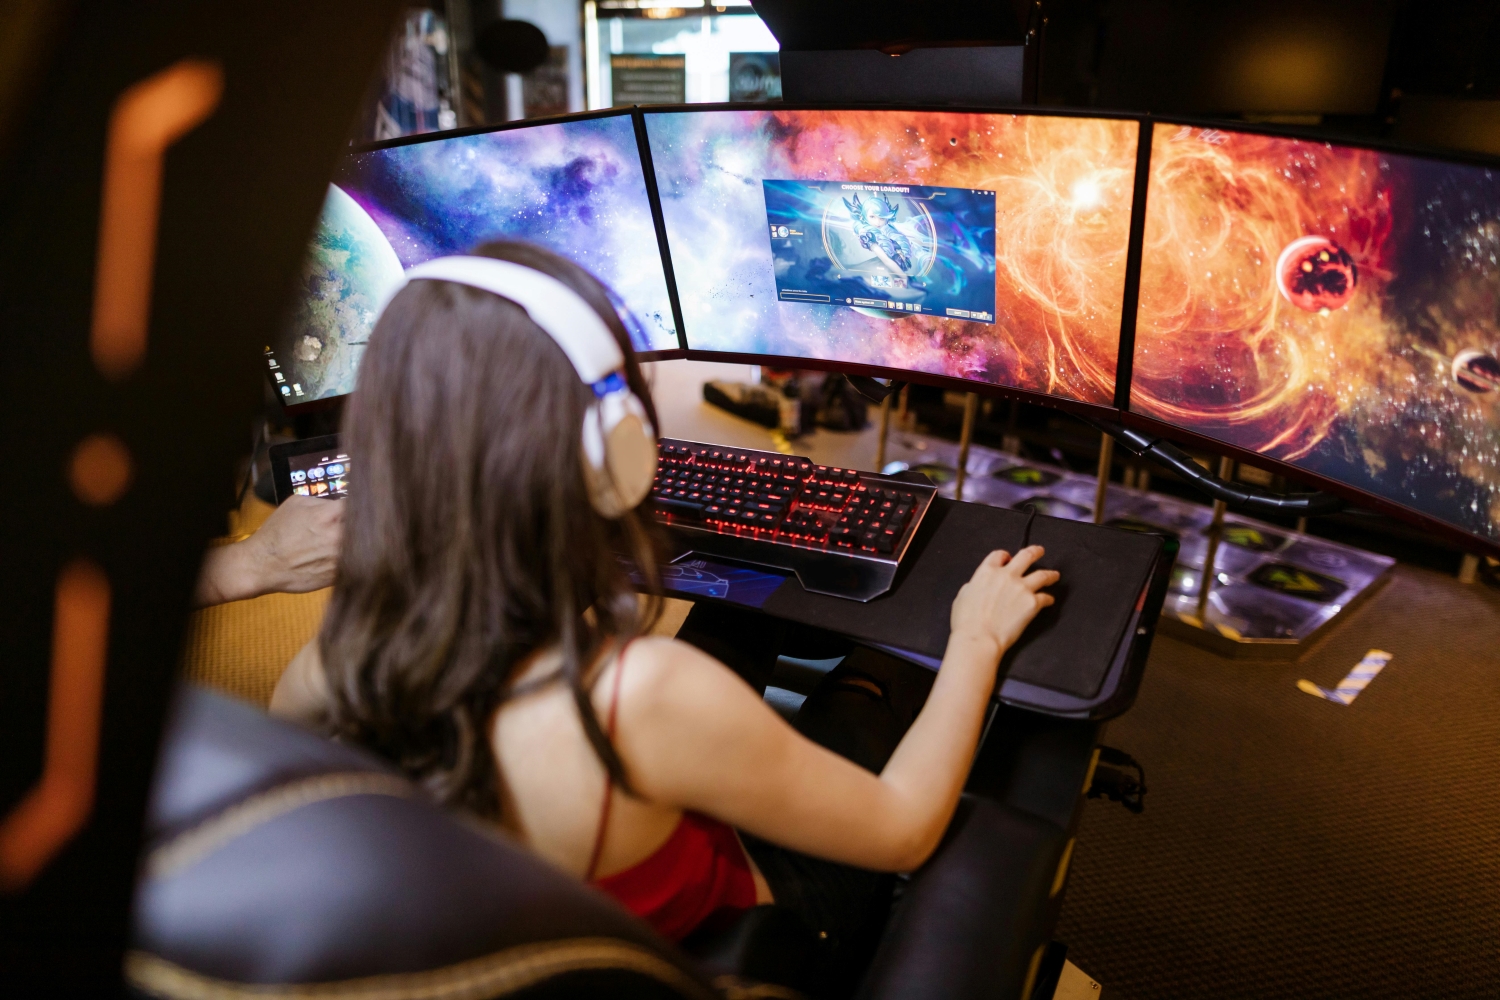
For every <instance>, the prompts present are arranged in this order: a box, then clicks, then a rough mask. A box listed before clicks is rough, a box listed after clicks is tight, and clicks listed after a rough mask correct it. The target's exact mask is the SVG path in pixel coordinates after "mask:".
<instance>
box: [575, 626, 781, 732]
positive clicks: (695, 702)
mask: <svg viewBox="0 0 1500 1000" xmlns="http://www.w3.org/2000/svg"><path fill="white" fill-rule="evenodd" d="M611 669H616V668H615V667H614V666H613V665H612V666H611ZM600 679H601V681H602V682H604V683H601V684H600V686H599V690H602V689H603V688H604V687H605V686H606V685H607V684H612V683H613V678H611V677H609V676H607V675H606V676H604V677H601V678H600ZM741 692H743V693H744V694H745V695H747V696H750V697H752V698H753V697H754V692H753V691H751V689H750V687H749V685H747V684H745V683H744V681H742V680H740V679H739V677H738V676H736V675H735V673H734V672H733V671H732V670H730V669H729V668H728V667H726V666H725V665H724V664H722V663H720V662H719V661H718V660H716V659H714V658H713V657H712V656H709V655H708V654H707V653H705V652H703V651H702V650H701V649H698V648H697V647H696V646H691V645H689V644H687V643H685V642H681V641H679V640H677V639H671V638H667V637H665V636H642V637H640V638H639V639H636V640H634V641H633V642H631V644H630V647H629V649H628V650H626V653H625V673H624V675H623V676H622V677H621V678H620V701H621V706H622V708H624V707H626V706H628V707H629V708H630V709H632V710H633V713H643V712H645V713H656V712H667V713H672V714H675V713H677V712H681V711H694V710H701V709H702V706H703V704H704V701H703V699H705V698H712V699H713V700H715V701H717V700H719V699H721V698H723V697H725V696H726V695H730V696H732V695H736V694H739V693H741ZM757 700H758V699H757ZM695 706H696V709H695Z"/></svg>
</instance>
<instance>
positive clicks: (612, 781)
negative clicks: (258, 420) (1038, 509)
mask: <svg viewBox="0 0 1500 1000" xmlns="http://www.w3.org/2000/svg"><path fill="white" fill-rule="evenodd" d="M477 254H479V255H482V256H484V257H487V258H493V259H499V260H507V261H511V262H515V263H520V264H524V265H526V266H528V267H530V268H532V269H534V270H535V271H539V272H542V273H544V274H545V275H549V276H551V277H552V278H554V279H555V280H556V281H559V282H561V283H562V284H563V285H564V286H566V288H567V289H568V290H570V291H567V292H565V293H560V294H559V297H567V298H570V299H571V298H572V297H573V296H577V297H581V299H582V300H583V302H584V303H585V304H586V306H587V308H588V309H590V310H592V313H593V314H594V315H595V316H597V317H598V318H599V319H601V320H602V321H603V322H604V324H605V325H606V327H607V329H608V332H609V335H610V336H612V337H613V339H614V341H615V342H616V344H617V345H618V349H619V352H620V353H621V354H623V357H624V364H623V369H624V379H625V382H626V383H627V384H628V386H629V387H630V389H631V390H632V391H633V394H634V396H635V397H636V398H637V399H638V400H639V401H640V409H641V411H642V413H643V415H644V417H645V418H646V419H650V420H651V421H652V422H654V416H653V414H652V413H651V409H650V401H649V400H650V397H649V394H648V392H647V389H646V386H645V384H644V383H643V381H642V379H641V375H640V371H639V368H638V367H637V365H636V363H635V360H634V358H633V356H632V354H631V351H630V345H629V340H628V337H627V335H626V332H625V329H624V327H623V325H622V324H621V322H620V320H619V318H618V316H617V315H616V314H615V312H614V310H613V309H612V308H611V306H610V304H609V299H608V296H607V295H606V294H605V292H604V290H603V288H602V287H601V286H600V285H599V284H598V282H596V281H595V280H594V279H593V278H591V277H590V276H589V275H587V274H586V273H585V272H584V271H582V270H581V269H580V268H578V267H576V266H574V265H572V264H570V263H568V262H566V261H563V260H561V259H560V258H557V257H555V256H553V255H551V254H548V253H546V252H544V251H541V250H538V249H536V248H532V247H527V246H523V245H519V244H490V245H488V246H486V247H482V248H481V249H480V250H479V251H477ZM480 270H483V267H480ZM555 335H556V331H553V333H552V334H550V335H549V333H548V332H546V331H544V329H542V328H541V327H540V326H539V325H538V323H537V322H535V321H534V320H533V318H532V317H531V316H529V315H528V313H527V311H525V310H523V309H522V308H520V307H519V306H518V305H516V304H514V302H512V301H508V300H507V299H505V298H502V297H501V296H500V295H497V294H493V293H492V292H490V291H484V290H481V289H480V288H476V287H470V286H468V285H465V284H460V283H455V282H452V281H441V280H422V281H413V282H411V283H410V284H408V285H407V286H406V287H405V288H404V289H403V290H402V291H400V293H399V294H397V295H396V297H395V298H394V300H393V301H392V302H391V303H390V305H389V307H388V308H387V309H386V310H385V312H384V314H383V315H382V316H381V318H380V320H379V322H378V323H377V325H376V328H375V330H374V333H373V334H372V336H371V338H370V341H369V346H368V347H367V349H366V353H365V356H364V360H363V362H362V367H361V371H360V375H359V384H358V388H357V389H356V391H355V393H354V396H353V398H352V399H351V400H350V403H349V408H348V412H347V414H346V418H345V433H346V443H347V446H348V448H349V451H350V453H351V454H353V455H356V456H357V457H358V465H359V470H360V476H359V483H358V484H357V487H356V488H355V489H354V490H353V491H352V496H351V498H350V499H349V500H348V501H346V503H347V504H348V510H347V513H346V515H345V527H344V532H345V539H346V544H345V546H344V548H343V553H342V557H341V563H340V566H339V572H338V579H337V582H336V584H335V588H334V594H333V598H332V600H331V603H330V605H329V609H328V613H327V617H326V619H325V621H324V625H323V629H322V632H321V634H320V635H319V637H318V638H317V640H315V642H314V643H312V644H309V647H308V649H306V650H304V651H303V653H301V654H299V656H298V658H297V660H296V661H294V664H293V667H292V668H291V669H289V670H288V673H287V676H286V677H285V678H283V681H282V684H281V685H280V686H279V687H278V690H277V697H276V700H275V702H274V703H273V708H274V709H275V710H277V711H280V712H283V713H286V714H293V715H296V714H308V712H309V711H310V710H317V711H321V712H322V713H323V715H324V718H325V721H326V724H327V726H328V727H329V728H330V730H331V731H332V732H333V733H334V734H336V735H338V736H339V737H341V738H344V739H348V740H352V741H356V742H359V743H363V744H365V745H366V746H368V747H370V748H372V749H374V750H376V751H377V752H379V753H381V754H383V755H385V756H386V757H388V758H390V759H391V760H392V761H394V762H395V763H396V764H397V765H399V766H400V767H401V768H402V769H403V770H404V771H406V772H407V773H408V774H410V775H411V776H412V777H413V778H415V779H416V780H418V781H420V782H422V783H423V784H425V785H426V786H427V787H428V788H429V789H430V790H431V791H432V792H433V793H434V795H435V796H436V797H437V798H439V799H440V800H441V801H443V802H445V803H448V804H451V805H453V806H456V807H460V808H464V809H467V810H470V811H472V812H474V813H477V814H479V815H481V816H485V817H489V818H491V819H493V820H494V821H496V822H498V823H499V824H500V825H501V826H502V827H504V828H505V829H506V830H508V831H509V832H510V833H512V834H513V835H514V836H516V837H517V838H518V839H520V840H521V841H523V842H524V843H525V844H527V845H528V846H529V847H530V848H531V849H532V850H534V851H535V852H537V853H538V854H540V855H541V856H543V857H545V858H547V859H548V860H550V861H551V862H553V863H554V864H556V865H557V866H559V867H561V868H564V869H566V870H568V871H570V872H573V873H574V874H576V875H578V876H580V877H582V878H585V879H588V880H591V881H594V882H595V883H596V884H598V885H599V886H600V887H601V888H603V889H604V890H605V891H607V892H610V893H611V894H613V895H615V896H616V897H617V898H619V899H620V900H621V901H622V902H624V903H625V904H626V905H627V906H628V907H630V908H631V909H632V910H634V911H635V912H637V913H638V914H640V915H641V916H643V917H644V918H646V919H647V920H649V921H650V922H651V923H653V924H654V925H655V926H656V927H657V928H658V929H659V930H660V931H662V932H663V933H664V934H666V935H667V936H669V937H672V938H677V939H680V938H682V937H684V936H685V935H687V934H688V933H690V932H691V931H693V930H694V929H695V928H698V927H701V926H704V925H705V922H707V921H709V920H710V918H711V917H713V916H714V915H715V914H716V913H720V912H722V911H724V910H729V911H734V910H742V909H745V908H747V907H749V906H752V905H755V904H757V903H768V902H772V901H777V902H780V903H783V904H785V905H789V906H792V907H793V908H794V909H796V910H798V911H799V912H801V913H802V914H803V915H804V917H805V918H806V919H807V921H808V923H809V924H810V925H811V928H812V929H813V930H814V931H818V932H820V933H821V934H822V936H823V937H824V938H825V939H828V940H829V941H830V943H831V944H841V943H846V942H847V941H848V940H849V939H851V938H852V937H853V936H854V935H855V934H856V931H857V930H858V928H859V927H860V926H861V924H862V921H863V920H864V918H865V917H866V916H867V915H868V914H869V913H870V912H871V909H872V906H873V907H875V908H877V909H878V907H879V906H880V904H881V903H882V894H884V902H885V903H888V901H889V890H890V885H891V882H890V880H889V878H885V879H882V878H881V877H880V876H879V875H877V874H873V873H887V872H901V871H909V870H911V869H914V868H917V867H918V866H920V865H921V864H922V863H923V862H924V861H925V860H926V859H927V857H928V856H929V855H930V854H931V853H932V851H933V849H934V848H935V847H936V846H937V844H938V841H939V839H940V838H941V837H942V835H943V832H944V829H945V828H946V826H947V825H948V822H949V820H950V818H951V817H952V815H953V811H954V808H955V806H956V804H957V802H958V798H959V794H960V791H961V789H962V787H963V783H964V778H965V775H966V773H967V771H968V766H969V762H970V760H971V759H972V757H973V754H974V751H975V747H976V745H977V742H978V739H979V734H980V728H981V723H982V720H983V716H984V712H985V707H986V705H987V703H988V700H989V696H990V692H991V690H992V689H993V687H994V684H995V674H996V668H997V665H998V663H999V661H1000V657H1001V655H1002V654H1003V653H1004V652H1005V650H1006V649H1007V648H1008V647H1009V646H1010V645H1011V644H1012V643H1013V642H1015V640H1016V638H1017V637H1018V636H1019V635H1020V633H1021V631H1022V629H1024V628H1025V627H1026V625H1027V623H1028V622H1030V621H1031V619H1032V617H1034V616H1035V615H1036V613H1037V612H1038V611H1039V610H1040V609H1041V608H1043V607H1046V606H1047V605H1049V604H1050V603H1051V602H1052V599H1051V597H1050V596H1048V595H1047V594H1045V593H1042V592H1041V591H1042V588H1043V587H1045V586H1048V585H1050V584H1051V583H1053V582H1055V581H1056V580H1057V574H1056V573H1054V572H1051V571H1030V568H1031V566H1032V564H1033V563H1034V562H1035V561H1036V559H1037V558H1038V557H1039V556H1040V555H1041V554H1042V553H1041V549H1040V548H1039V547H1032V548H1029V549H1025V550H1022V551H1021V552H1020V553H1017V554H1016V555H1015V556H1014V557H1011V556H1009V555H1007V554H1006V553H1004V552H994V553H991V554H990V555H989V556H988V557H987V558H986V559H985V560H984V562H983V564H982V565H981V566H980V567H979V569H978V570H976V571H975V573H974V577H973V579H972V580H971V581H970V582H969V583H968V584H967V585H966V586H965V587H964V588H963V589H962V590H961V591H960V593H959V595H958V597H957V599H956V600H955V601H954V604H953V610H952V633H951V636H950V638H949V641H948V647H947V652H946V654H945V656H944V658H943V664H942V669H941V670H940V671H939V672H938V674H937V675H936V678H935V680H930V675H928V674H926V673H925V672H922V671H919V673H920V674H921V676H922V677H924V678H929V680H926V681H924V682H923V683H922V684H921V685H919V686H920V687H924V688H925V686H926V685H927V683H930V687H931V690H930V693H928V694H926V698H925V705H922V706H921V708H920V712H915V711H914V710H912V709H903V708H901V706H899V705H895V704H894V702H895V700H896V699H895V698H894V696H895V695H896V694H898V693H899V691H898V690H897V689H901V688H903V686H905V687H911V686H912V685H911V682H910V681H909V680H903V679H902V676H901V675H900V674H899V668H898V667H897V666H894V665H893V664H892V663H891V662H890V661H889V660H888V658H883V657H881V656H879V655H878V654H874V653H872V652H870V651H867V650H860V651H856V653H855V654H853V655H851V656H850V657H848V658H847V659H846V661H845V664H844V665H843V666H841V667H840V668H839V669H838V670H836V671H834V673H833V674H832V675H830V677H829V678H827V679H826V680H825V682H824V684H823V685H822V686H820V688H819V691H818V692H816V693H815V694H814V695H813V696H812V697H811V698H809V699H808V702H807V705H806V706H805V707H804V709H803V712H802V714H801V715H799V717H798V727H797V728H794V727H793V726H790V725H788V724H787V723H786V722H784V721H783V720H782V719H781V717H780V716H778V715H777V714H776V713H775V712H774V711H773V710H772V709H771V708H769V707H768V706H767V705H766V704H765V702H764V701H763V700H762V699H761V698H760V697H759V696H758V693H757V691H756V690H755V689H754V687H752V686H747V684H746V683H745V681H744V680H742V678H741V677H740V676H737V675H736V673H735V672H733V671H732V670H731V669H728V668H726V666H725V665H724V664H723V663H721V662H720V661H719V660H717V659H715V658H713V657H711V656H709V655H707V654H706V653H705V652H703V650H702V649H700V648H697V647H695V646H694V645H691V644H689V643H687V642H683V641H679V640H674V639H669V638H661V637H652V636H648V635H646V634H645V633H646V632H647V630H648V628H649V626H650V624H651V622H652V621H653V620H654V617H655V614H656V611H657V607H658V606H659V598H656V597H653V598H652V599H650V600H649V601H647V602H645V603H644V611H643V610H642V608H643V605H642V603H641V602H638V601H637V598H636V595H635V592H634V588H633V587H632V585H631V582H630V580H629V577H628V575H627V569H626V565H625V564H624V563H623V562H622V560H621V558H620V556H621V555H623V556H625V557H627V558H628V559H629V561H630V562H631V563H633V564H634V566H636V567H638V569H639V571H640V573H641V575H642V576H643V577H644V578H645V579H646V580H647V581H649V583H650V586H649V587H648V588H647V589H648V590H649V591H650V592H651V593H652V594H653V595H658V594H659V593H660V586H659V581H658V580H657V574H656V559H655V550H654V548H653V534H652V531H653V529H652V525H651V523H650V521H649V520H648V519H647V517H646V515H644V514H643V513H641V512H639V511H637V510H635V509H625V510H623V511H622V512H621V511H617V510H613V509H606V513H607V514H609V515H611V516H605V514H601V513H600V506H599V504H598V502H597V499H596V495H597V489H598V483H596V482H594V480H595V479H596V478H597V474H595V473H591V472H589V471H588V470H590V469H592V468H593V467H594V463H593V459H591V458H590V457H589V455H588V454H586V452H587V451H588V449H587V448H586V446H585V444H584V439H585V421H586V416H587V419H593V416H592V414H593V412H594V411H593V410H592V409H591V407H593V406H594V404H595V399H596V396H595V393H594V392H593V391H591V389H590V387H589V385H587V384H585V381H584V379H582V378H580V371H581V369H579V368H577V367H575V364H574V362H573V361H570V358H571V357H572V355H571V354H570V353H566V352H565V350H564V349H563V348H561V347H560V345H559V343H558V342H557V341H556V340H554V336H555ZM592 377H593V376H590V378H592ZM648 461H649V460H648ZM647 478H648V480H649V469H648V476H647ZM637 492H639V491H637ZM627 499H634V500H636V501H637V502H638V500H639V497H638V496H635V497H632V498H627ZM617 506H619V505H617ZM720 617H721V618H722V617H723V616H722V615H720ZM712 618H713V614H712V613H710V612H705V614H703V615H695V616H694V619H696V624H695V623H694V621H690V623H689V624H690V625H693V628H691V629H688V630H687V631H689V632H693V633H695V634H696V635H698V637H699V639H698V641H699V645H702V646H707V647H709V648H713V649H717V650H721V651H724V653H725V658H728V659H733V658H734V656H735V650H736V648H737V647H745V648H751V649H752V651H753V650H754V649H756V648H758V649H759V651H760V654H761V655H760V664H761V666H762V667H764V664H765V662H766V657H767V656H769V657H770V659H771V661H772V662H774V656H775V650H774V648H770V645H774V643H773V642H771V640H770V639H768V636H774V629H768V628H766V627H764V626H765V625H766V624H767V620H765V619H761V622H760V625H755V624H754V623H752V624H751V627H750V628H749V629H748V630H746V631H743V632H742V633H741V634H740V635H739V636H738V637H736V636H734V635H726V634H724V632H723V630H722V629H720V630H718V632H717V634H713V633H714V629H712V628H706V627H705V622H707V624H708V625H712V624H713V622H712V620H711V619H712ZM768 644H769V645H768ZM742 659H745V658H742ZM751 659H753V657H751ZM741 669H742V671H743V672H747V673H748V672H751V668H750V667H746V666H745V665H744V663H742V664H741ZM893 671H896V672H893ZM749 679H750V680H751V681H752V684H763V683H764V681H763V679H760V680H759V681H757V679H756V678H755V677H753V676H752V677H750V678H749ZM922 693H925V692H918V694H917V696H916V697H915V699H908V701H909V702H912V701H915V702H920V700H921V694H922ZM841 701H842V702H843V703H847V704H852V705H854V706H855V712H856V714H857V713H858V711H860V709H859V705H865V706H867V714H868V711H876V712H880V711H883V712H884V713H885V715H884V718H886V719H888V720H889V719H891V718H895V717H897V716H901V715H902V712H903V711H904V712H905V715H904V717H900V718H898V719H897V722H896V725H895V726H894V727H893V728H892V727H887V728H892V732H891V735H890V738H889V739H888V740H887V741H886V744H885V745H884V747H883V748H882V747H879V746H877V747H875V748H873V749H870V750H866V751H859V750H858V749H856V750H853V751H847V753H848V756H850V757H855V758H857V759H858V758H860V757H863V758H864V759H863V760H861V761H860V762H859V763H856V762H855V761H852V760H850V759H847V757H846V756H841V755H840V754H839V753H835V752H833V751H831V750H829V749H827V748H825V746H821V745H819V744H818V743H817V742H814V741H813V740H811V739H808V738H807V737H806V736H804V735H803V733H802V732H799V729H801V730H803V731H805V732H814V733H815V732H816V730H818V729H819V728H820V727H821V728H822V729H824V730H827V731H828V732H829V733H833V734H836V733H837V731H838V729H839V727H838V726H837V725H830V724H829V720H830V719H834V720H835V721H837V716H838V707H839V705H840V703H841ZM913 714H915V719H914V720H913V719H912V718H911V716H912V715H913ZM819 719H821V720H823V721H822V722H819ZM908 724H909V729H908ZM843 728H844V730H845V731H846V732H848V731H850V729H851V727H850V726H849V725H845V726H844V727H843ZM852 728H853V729H859V725H858V724H856V725H855V726H853V727H852ZM879 728H880V727H879V726H878V725H874V724H871V725H869V726H867V727H866V728H865V729H863V730H860V732H861V733H863V734H864V735H865V736H868V735H869V733H871V732H875V731H877V730H878V729H879ZM903 731H904V735H902V732H903ZM824 742H825V743H834V744H836V743H837V740H836V738H828V739H824ZM856 742H857V741H856ZM861 763H862V764H863V765H864V766H861ZM737 831H738V833H737ZM740 834H743V835H744V836H743V838H742V837H741V836H740ZM747 845H748V846H749V847H750V848H751V851H750V853H747V851H746V846H747Z"/></svg>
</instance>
